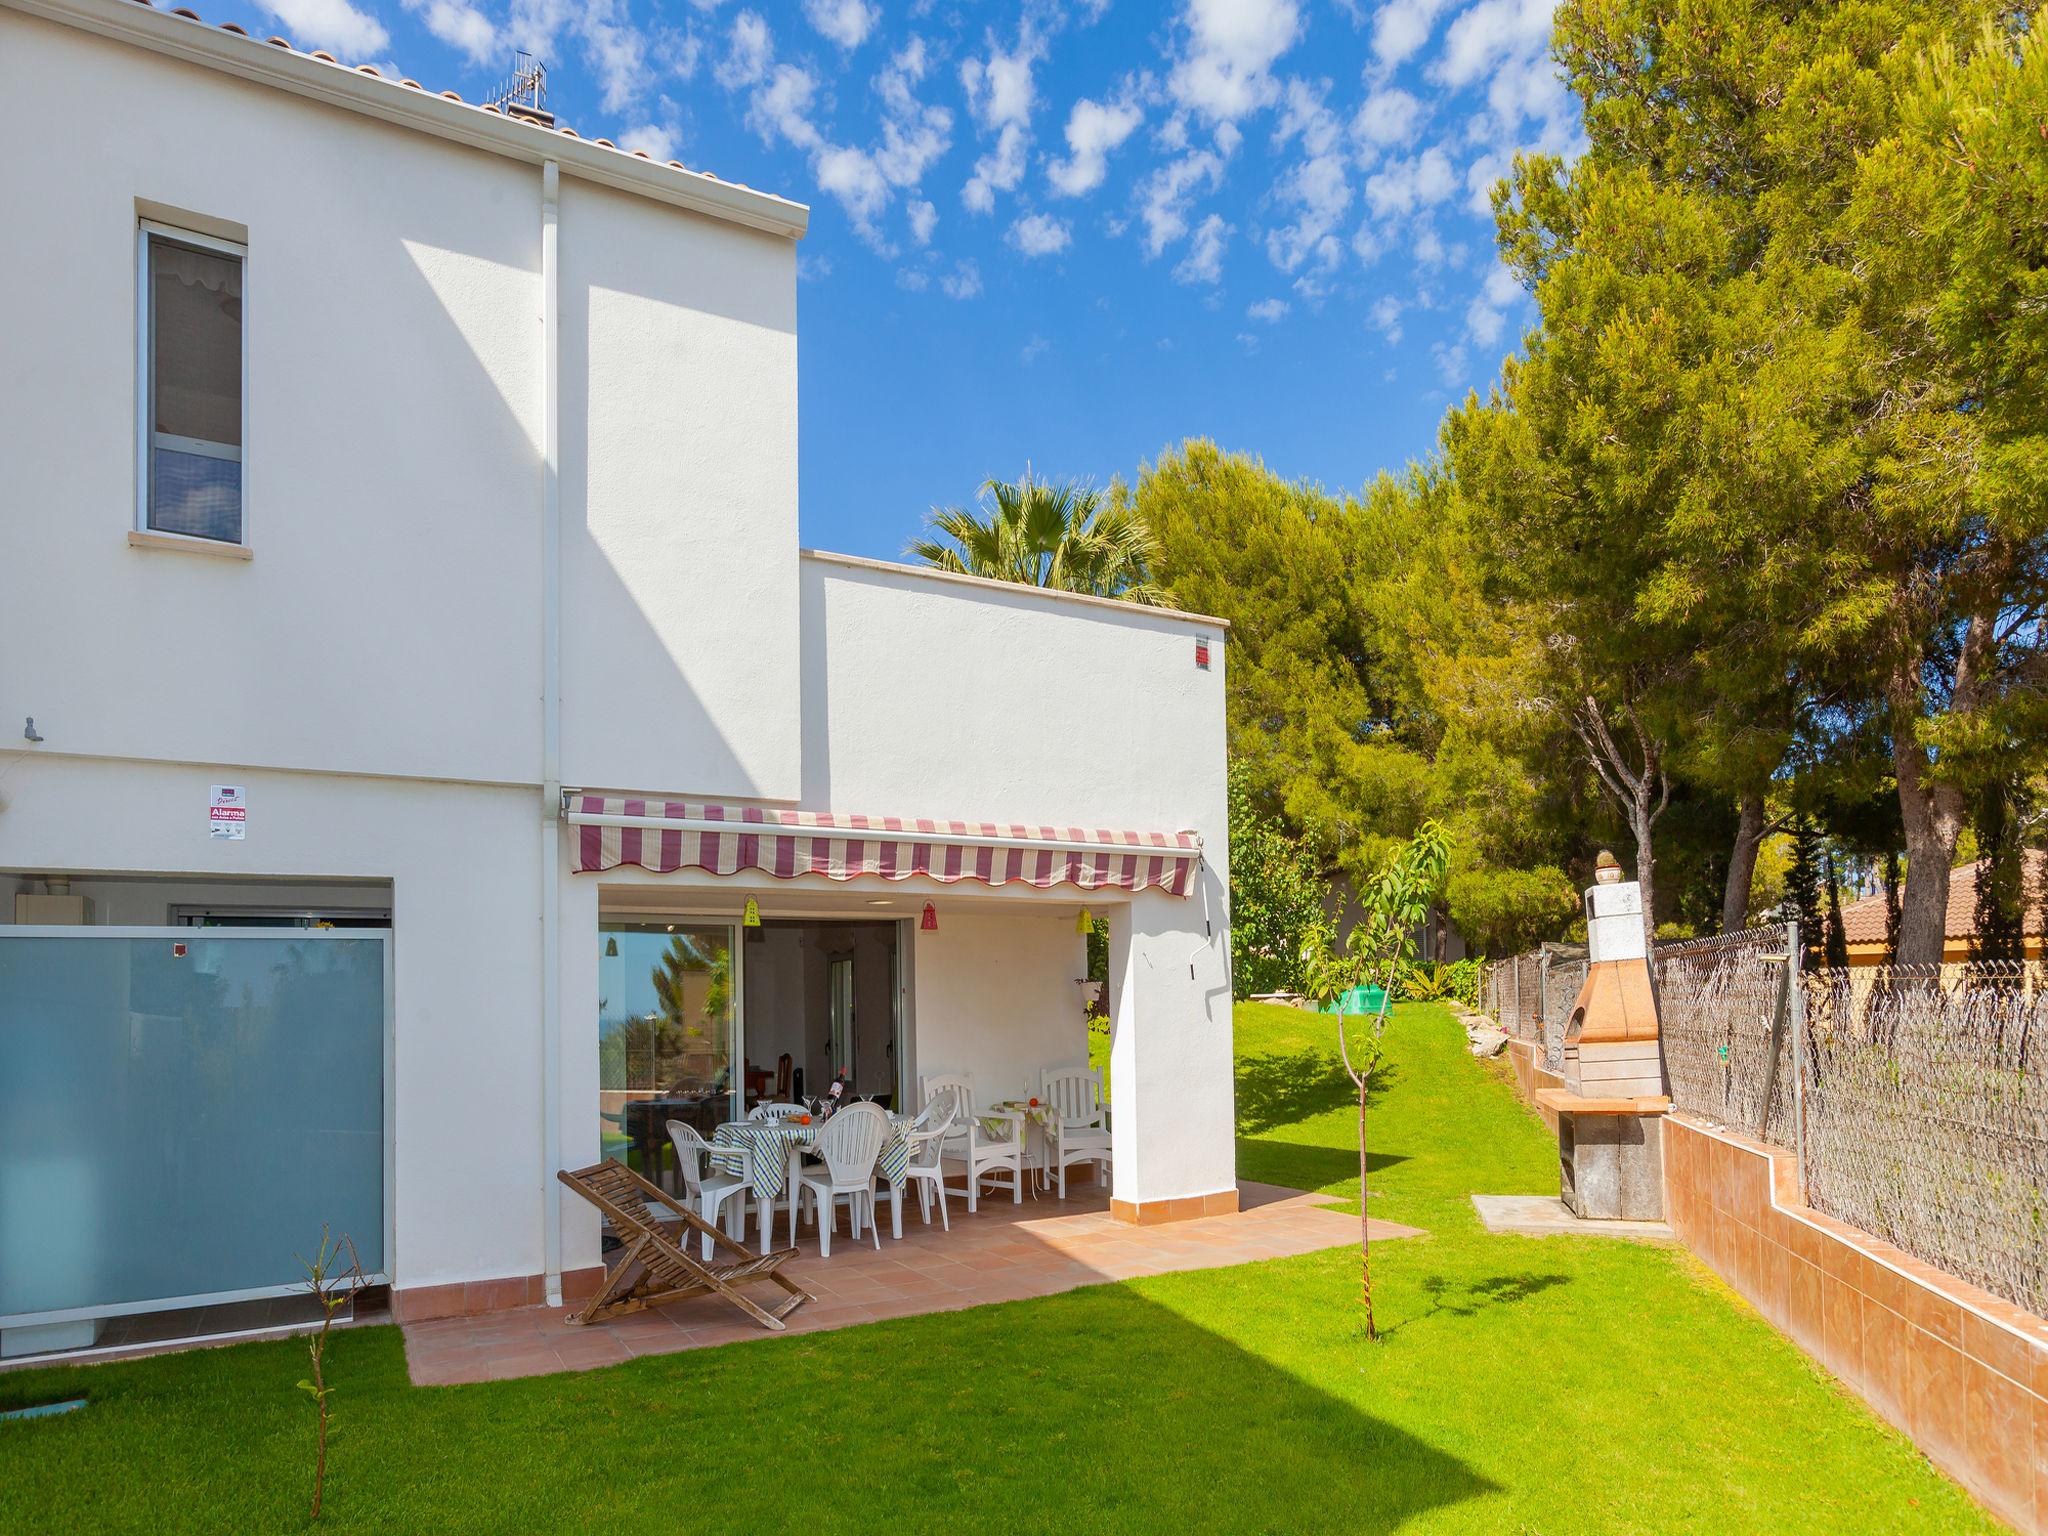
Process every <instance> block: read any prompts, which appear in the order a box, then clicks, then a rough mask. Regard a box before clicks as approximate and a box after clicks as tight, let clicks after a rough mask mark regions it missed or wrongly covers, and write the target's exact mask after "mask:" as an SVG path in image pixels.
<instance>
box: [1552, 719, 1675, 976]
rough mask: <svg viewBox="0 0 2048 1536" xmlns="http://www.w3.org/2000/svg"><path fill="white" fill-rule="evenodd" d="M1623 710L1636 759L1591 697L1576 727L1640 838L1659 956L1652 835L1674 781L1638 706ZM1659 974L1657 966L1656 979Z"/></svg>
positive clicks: (1651, 941) (1642, 876)
mask: <svg viewBox="0 0 2048 1536" xmlns="http://www.w3.org/2000/svg"><path fill="white" fill-rule="evenodd" d="M1621 710H1622V715H1623V717H1624V718H1625V719H1626V720H1627V721H1628V724H1629V730H1630V733H1631V734H1632V735H1633V736H1634V737H1635V747H1636V750H1635V755H1634V757H1633V758H1631V757H1630V756H1629V755H1628V754H1627V753H1626V752H1625V751H1624V750H1623V749H1622V748H1621V747H1618V746H1617V745H1616V744H1615V740H1614V734H1613V732H1611V731H1609V730H1608V728H1607V719H1606V716H1605V715H1604V714H1603V713H1602V712H1601V709H1600V704H1599V701H1598V700H1596V699H1595V698H1594V697H1593V696H1592V695H1591V694H1590V693H1589V694H1587V695H1586V697H1585V699H1584V700H1583V701H1582V702H1581V704H1580V705H1579V707H1578V708H1577V709H1575V710H1574V711H1573V712H1572V728H1573V729H1574V730H1575V731H1577V732H1578V736H1579V740H1580V741H1581V742H1583V743H1584V744H1585V748H1586V756H1587V758H1588V760H1589V761H1590V762H1591V763H1592V765H1593V772H1594V773H1595V774H1597V775H1598V776H1599V779H1600V783H1601V786H1602V787H1603V788H1604V789H1605V790H1606V791H1607V794H1608V796H1609V798H1611V799H1612V800H1613V802H1614V804H1615V806H1616V808H1617V809H1619V810H1620V811H1621V813H1622V815H1623V816H1624V817H1625V818H1626V819H1627V821H1628V829H1629V834H1630V835H1631V836H1632V837H1634V838H1635V841H1636V883H1637V884H1638V885H1640V886H1641V887H1642V891H1643V946H1644V950H1645V952H1646V953H1647V954H1649V955H1651V956H1652V957H1654V956H1655V954H1656V952H1657V900H1656V897H1657V856H1656V852H1655V849H1654V848H1653V846H1652V844H1651V841H1650V836H1651V831H1652V829H1653V828H1654V827H1655V826H1656V825H1657V818H1658V817H1659V816H1661V815H1663V814H1664V807H1665V806H1666V805H1668V804H1669V803H1670V801H1671V781H1670V780H1669V779H1668V778H1666V777H1665V775H1664V758H1663V751H1662V749H1661V747H1660V746H1659V744H1658V743H1657V742H1656V741H1655V740H1654V739H1652V737H1651V736H1650V733H1649V732H1648V731H1646V730H1644V729H1643V721H1642V717H1641V716H1640V715H1639V714H1637V713H1636V708H1635V705H1634V704H1632V703H1624V704H1623V705H1622V706H1621ZM1655 973H1656V968H1655V965H1654V964H1653V965H1652V967H1651V974H1652V976H1653V977H1654V975H1655ZM1652 985H1653V986H1654V981H1653V983H1652Z"/></svg>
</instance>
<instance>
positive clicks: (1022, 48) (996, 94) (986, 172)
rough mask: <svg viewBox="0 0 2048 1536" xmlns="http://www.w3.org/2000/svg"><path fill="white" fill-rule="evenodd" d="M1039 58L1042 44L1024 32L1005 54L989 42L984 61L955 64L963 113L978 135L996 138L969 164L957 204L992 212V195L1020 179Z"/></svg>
mask: <svg viewBox="0 0 2048 1536" xmlns="http://www.w3.org/2000/svg"><path fill="white" fill-rule="evenodd" d="M1041 53H1042V44H1041V43H1040V41H1039V40H1038V38H1037V37H1036V36H1035V35H1033V34H1032V33H1031V32H1030V30H1029V29H1028V28H1027V29H1025V30H1024V31H1023V32H1022V33H1020V35H1019V37H1018V40H1017V46H1016V47H1015V48H1012V49H1005V48H1003V47H1002V46H1001V45H999V44H998V43H996V41H995V40H994V38H990V39H989V45H988V57H987V58H985V59H984V58H969V59H966V60H963V61H962V63H961V65H960V88H961V89H962V90H963V91H965V92H966V94H967V110H968V112H969V113H970V114H971V115H972V116H973V118H974V121H975V122H976V123H977V124H979V125H980V127H981V129H982V131H983V132H985V133H993V134H995V135H996V142H995V147H994V148H993V149H992V150H990V151H989V153H987V154H985V155H983V156H982V157H981V158H980V159H979V160H976V161H975V162H974V172H973V174H972V175H971V176H969V177H968V180H967V184H966V185H965V186H964V187H962V188H961V189H960V200H961V201H962V202H963V203H965V204H966V205H967V206H968V207H969V208H971V209H972V210H973V211H974V212H976V213H990V212H993V211H994V209H995V206H996V194H997V193H998V192H1009V191H1012V190H1014V189H1015V187H1016V185H1017V183H1018V182H1020V181H1022V180H1023V179H1024V164H1025V152H1026V150H1027V149H1028V148H1029V146H1030V143H1031V111H1032V108H1033V107H1034V106H1035V105H1036V103H1037V99H1038V98H1037V91H1036V89H1035V88H1034V86H1033V85H1032V83H1031V71H1032V68H1033V66H1035V65H1036V64H1037V62H1038V60H1039V58H1040V56H1041Z"/></svg>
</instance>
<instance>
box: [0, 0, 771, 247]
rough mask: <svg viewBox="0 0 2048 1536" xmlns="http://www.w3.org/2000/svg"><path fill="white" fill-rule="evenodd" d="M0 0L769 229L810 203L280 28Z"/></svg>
mask: <svg viewBox="0 0 2048 1536" xmlns="http://www.w3.org/2000/svg"><path fill="white" fill-rule="evenodd" d="M0 5H4V6H7V7H9V8H11V9H14V10H19V11H24V12H26V13H27V14H29V15H31V16H41V17H43V18H45V19H46V20H50V21H55V22H59V23H62V24H63V25H65V26H70V27H76V28H78V29H80V30H81V31H86V32H92V33H96V34H98V35H99V36H102V37H110V38H114V39H116V40H118V41H120V42H124V43H129V44H132V45H134V46H136V47H141V48H146V49H148V50H150V51H151V52H155V53H161V54H166V55H168V56H170V57H173V58H179V59H184V60H185V61H187V62H188V63H193V64H199V65H202V66H205V67H207V68H212V69H218V70H220V71H222V72H224V73H226V74H231V75H237V76H240V77H241V78H242V79H245V80H254V81H257V82H259V83H261V84H264V85H269V86H274V87H276V88H278V89H281V90H285V91H288V92H290V93H292V94H294V95H299V96H308V97H312V98H314V99H315V100H319V101H324V102H327V103H328V104H329V105H331V106H337V107H341V108H343V109H345V110H348V111H352V112H360V113H363V114H364V115H366V116H370V117H377V118H382V119H383V120H385V121H387V122H393V123H397V124H399V125H401V126H403V127H408V128H412V129H415V130H417V131H421V132H425V133H430V134H433V135H435V136H436V137H439V138H445V139H453V140H455V141H457V142H458V143H464V144H469V145H471V146H472V147H474V148H478V149H483V150H487V151H490V152H492V153H495V154H502V155H508V156H510V157H512V158H514V159H520V160H526V161H529V162H532V163H535V164H538V163H539V162H541V161H544V160H553V161H556V162H558V163H559V164H560V165H561V166H562V168H563V169H564V170H565V171H569V172H572V173H574V174H577V175H581V176H584V177H586V178H588V179H589V180H592V181H598V182H603V183H605V184H607V185H609V186H614V187H617V188H619V189H620V190H622V191H628V192H637V193H640V194H641V195H643V196H647V197H652V198H655V199H657V200H659V201H662V202H667V203H673V204H676V205H678V206H681V207H686V208H690V209H692V210H694V211H696V212H698V213H706V214H710V215H712V216H713V217H716V218H723V219H729V220H731V221H733V222H735V223H740V224H746V225H749V226H751V227H752V228H755V229H762V230H767V231H768V232H770V233H772V234H779V235H785V236H787V237H789V238H791V239H800V238H802V236H803V234H804V231H805V229H806V228H807V227H808V225H809V222H810V209H809V208H807V207H805V206H804V205H803V204H802V203H796V202H791V201H790V200H789V199H787V198H783V197H777V196H775V195H774V194H773V193H769V192H761V191H758V190H756V189H755V188H753V187H748V186H743V185H741V184H740V183H739V182H734V181H723V180H720V179H719V178H718V177H716V176H714V175H712V174H711V173H710V172H709V171H693V170H690V169H689V168H688V167H686V166H685V165H684V164H683V163H682V162H681V161H680V160H670V161H668V162H667V163H666V164H663V163H662V162H661V161H659V160H656V159H654V158H653V157H652V156H650V155H648V154H647V153H646V151H644V150H637V149H635V150H624V149H620V148H619V147H618V145H616V144H614V143H613V142H612V141H611V140H610V139H585V138H584V137H583V136H582V135H581V134H579V133H577V132H576V130H575V129H573V128H571V127H569V126H567V125H566V124H547V123H540V122H536V121H533V120H532V119H529V118H521V117H515V116H513V115H511V114H509V113H507V112H504V111H502V110H501V109H500V108H498V107H495V106H492V105H489V104H479V103H470V102H465V101H464V100H463V99H462V98H461V97H460V96H459V95H457V94H456V93H455V92H454V91H440V92H435V91H430V90H428V89H427V88H426V87H425V86H423V85H421V84H420V83H419V82H418V81H417V80H413V79H411V78H405V79H399V80H393V79H391V78H389V77H388V76H386V75H384V74H382V73H380V72H379V71H378V69H377V68H376V66H375V65H371V64H358V65H356V66H355V67H353V68H351V67H349V66H348V65H346V64H343V63H341V62H340V61H339V60H337V59H336V58H335V57H334V55H333V54H331V53H328V52H326V51H324V50H322V49H317V48H316V49H312V50H310V51H308V50H301V49H298V48H295V47H293V46H292V44H291V42H290V41H289V40H288V39H285V38H282V37H272V38H270V39H268V40H267V41H263V42H259V41H257V39H255V38H253V37H251V36H250V35H249V34H248V33H247V32H245V31H243V30H242V28H240V27H239V26H237V25H235V23H233V22H231V21H229V22H222V23H221V24H220V25H219V26H217V27H213V26H208V25H207V24H206V23H205V22H204V21H202V20H200V18H199V16H198V15H197V14H196V13H195V12H192V11H189V10H186V9H184V8H182V7H180V8H179V9H177V10H158V9H157V8H156V6H155V0H0Z"/></svg>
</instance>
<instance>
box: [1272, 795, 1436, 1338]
mask: <svg viewBox="0 0 2048 1536" xmlns="http://www.w3.org/2000/svg"><path fill="white" fill-rule="evenodd" d="M1450 857H1451V855H1450V842H1449V839H1448V838H1447V837H1446V836H1445V834H1444V830H1443V828H1442V827H1440V826H1439V825H1438V824H1437V823H1436V822H1434V821H1425V822H1423V824H1422V825H1421V826H1420V827H1418V828H1417V829H1416V831H1415V836H1414V837H1412V838H1411V839H1409V841H1408V843H1407V845H1406V846H1405V847H1403V848H1401V849H1400V850H1399V851H1397V852H1395V853H1394V854H1392V855H1391V856H1389V857H1388V858H1387V859H1386V860H1385V862H1383V863H1382V864H1381V865H1380V866H1379V868H1378V869H1376V870H1374V871H1373V873H1372V874H1371V875H1370V876H1369V877H1368V878H1367V879H1366V881H1365V884H1364V885H1363V886H1362V887H1361V888H1360V889H1359V892H1358V904H1359V906H1360V908H1361V909H1362V910H1363V913H1364V915H1363V917H1362V919H1361V920H1360V921H1359V923H1358V925H1357V926H1356V927H1354V928H1353V929H1352V930H1351V937H1350V940H1349V942H1348V943H1347V945H1346V948H1345V950H1344V952H1342V953H1339V952H1337V951H1335V950H1333V949H1332V948H1331V947H1330V935H1329V932H1328V930H1326V929H1318V930H1317V931H1316V932H1315V933H1314V934H1312V935H1311V936H1310V938H1309V940H1308V942H1307V943H1306V944H1304V945H1303V946H1302V969H1303V971H1304V973H1305V974H1306V975H1307V977H1308V988H1307V990H1308V995H1309V996H1310V997H1311V998H1312V999H1313V1000H1314V1001H1315V1002H1316V1003H1317V1005H1318V1006H1329V1005H1331V1004H1333V1003H1334V1004H1336V1007H1337V1012H1336V1019H1337V1051H1338V1054H1339V1055H1340V1056H1341V1057H1342V1058H1343V1062H1344V1070H1345V1072H1346V1073H1348V1074H1349V1075H1350V1078H1351V1081H1352V1084H1353V1086H1355V1087H1356V1088H1357V1089H1358V1272H1359V1296H1360V1300H1361V1301H1362V1303H1363V1304H1364V1307H1365V1336H1366V1338H1367V1339H1368V1340H1377V1339H1378V1338H1379V1331H1378V1329H1377V1328H1376V1327H1375V1326H1374V1323H1373V1315H1372V1231H1371V1226H1370V1224H1369V1222H1368V1218H1367V1215H1366V1202H1367V1185H1366V1152H1365V1148H1366V1135H1365V1103H1366V1089H1367V1086H1368V1085H1369V1084H1370V1082H1371V1081H1372V1074H1373V1071H1374V1069H1375V1068H1376V1067H1377V1066H1378V1065H1379V1059H1380V1055H1381V1052H1382V1050H1383V1048H1384V1046H1385V1043H1386V1035H1387V1008H1388V1005H1389V1003H1390V1002H1391V1001H1392V998H1393V994H1394V978H1395V976H1396V974H1397V973H1398V972H1399V970H1400V967H1401V963H1402V962H1403V961H1405V960H1409V959H1412V958H1413V957H1414V954H1415V931H1416V929H1417V928H1418V927H1419V926H1420V925H1421V923H1422V922H1423V920H1424V919H1425V918H1427V917H1428V916H1429V909H1430V905H1431V903H1433V902H1434V901H1435V900H1436V898H1437V896H1438V894H1439V893H1440V892H1441V891H1442V889H1443V883H1444V871H1445V870H1446V869H1447V868H1448V867H1449V864H1450ZM1369 978H1377V980H1378V983H1379V987H1380V1005H1379V1011H1378V1012H1377V1013H1375V1014H1374V1015H1373V1016H1372V1023H1371V1027H1370V1029H1369V1030H1366V1029H1360V1030H1357V1031H1356V1032H1355V1033H1354V1031H1353V1030H1352V1029H1349V1028H1347V1027H1346V1026H1345V1022H1344V1013H1343V1005H1342V1002H1341V999H1342V998H1343V995H1344V994H1345V993H1346V992H1348V991H1349V990H1351V989H1352V988H1353V987H1358V986H1363V985H1365V983H1366V982H1367V980H1368V979H1369Z"/></svg>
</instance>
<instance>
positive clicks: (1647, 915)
mask: <svg viewBox="0 0 2048 1536" xmlns="http://www.w3.org/2000/svg"><path fill="white" fill-rule="evenodd" d="M1656 820H1657V818H1656V817H1655V816H1653V815H1652V814H1651V813H1650V809H1649V807H1648V806H1647V805H1643V806H1640V807H1636V808H1632V809H1631V810H1630V812H1629V818H1628V825H1629V831H1630V832H1631V833H1633V834H1634V836H1635V840H1636V884H1638V885H1640V886H1641V887H1642V888H1643V952H1644V953H1645V954H1647V955H1650V956H1652V957H1654V956H1655V955H1656V953H1657V849H1656V845H1655V844H1654V843H1653V842H1652V841H1651V834H1652V830H1653V828H1654V826H1655V823H1656ZM1654 968H1655V967H1654V966H1653V967H1652V969H1653V970H1654Z"/></svg>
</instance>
